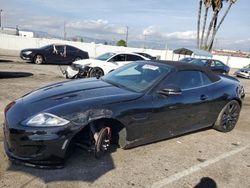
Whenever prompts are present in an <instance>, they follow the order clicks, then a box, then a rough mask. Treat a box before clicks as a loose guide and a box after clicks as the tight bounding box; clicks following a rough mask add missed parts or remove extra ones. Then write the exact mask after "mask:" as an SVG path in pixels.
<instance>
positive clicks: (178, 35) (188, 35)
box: [140, 26, 196, 40]
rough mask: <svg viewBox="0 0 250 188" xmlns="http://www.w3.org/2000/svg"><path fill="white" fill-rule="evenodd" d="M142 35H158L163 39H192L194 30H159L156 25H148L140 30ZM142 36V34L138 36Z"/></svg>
mask: <svg viewBox="0 0 250 188" xmlns="http://www.w3.org/2000/svg"><path fill="white" fill-rule="evenodd" d="M142 35H143V36H145V35H146V36H151V37H160V38H163V39H179V40H194V39H196V31H176V32H172V33H167V32H161V31H160V29H159V28H158V27H157V26H149V27H147V28H145V29H144V30H143V31H142ZM140 37H142V36H140Z"/></svg>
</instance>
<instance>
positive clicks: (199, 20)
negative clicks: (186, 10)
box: [197, 0, 202, 48]
mask: <svg viewBox="0 0 250 188" xmlns="http://www.w3.org/2000/svg"><path fill="white" fill-rule="evenodd" d="M201 10H202V0H200V1H199V10H198V23H197V48H199V46H200V23H201Z"/></svg>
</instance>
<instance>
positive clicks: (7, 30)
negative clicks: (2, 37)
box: [0, 27, 34, 38]
mask: <svg viewBox="0 0 250 188" xmlns="http://www.w3.org/2000/svg"><path fill="white" fill-rule="evenodd" d="M0 33H2V34H7V35H16V36H22V37H28V38H33V37H34V33H33V32H31V31H21V30H19V29H18V28H7V27H4V28H2V29H0Z"/></svg>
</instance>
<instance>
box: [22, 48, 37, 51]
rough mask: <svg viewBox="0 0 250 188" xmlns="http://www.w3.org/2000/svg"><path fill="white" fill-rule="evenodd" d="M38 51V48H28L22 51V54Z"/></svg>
mask: <svg viewBox="0 0 250 188" xmlns="http://www.w3.org/2000/svg"><path fill="white" fill-rule="evenodd" d="M36 50H37V48H26V49H23V50H21V52H27V51H36Z"/></svg>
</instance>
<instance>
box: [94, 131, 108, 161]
mask: <svg viewBox="0 0 250 188" xmlns="http://www.w3.org/2000/svg"><path fill="white" fill-rule="evenodd" d="M109 146H110V135H109V128H108V127H105V128H102V129H101V130H100V132H99V133H98V138H97V141H96V144H95V150H94V155H95V158H97V159H99V158H100V157H102V156H103V155H104V153H105V152H106V151H107V150H108V148H109Z"/></svg>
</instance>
